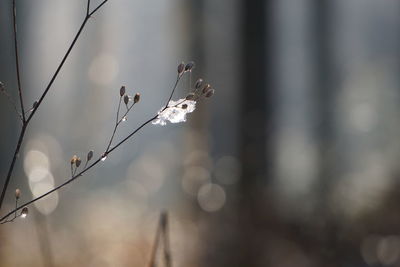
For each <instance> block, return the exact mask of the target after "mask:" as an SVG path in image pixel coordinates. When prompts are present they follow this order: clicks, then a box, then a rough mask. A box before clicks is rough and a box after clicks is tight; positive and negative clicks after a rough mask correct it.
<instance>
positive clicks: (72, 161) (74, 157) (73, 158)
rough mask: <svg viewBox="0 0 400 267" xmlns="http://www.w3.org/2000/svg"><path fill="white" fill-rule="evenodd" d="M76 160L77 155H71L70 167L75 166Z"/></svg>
mask: <svg viewBox="0 0 400 267" xmlns="http://www.w3.org/2000/svg"><path fill="white" fill-rule="evenodd" d="M77 159H78V156H77V155H73V156H72V158H71V165H73V164H75V163H76V160H77Z"/></svg>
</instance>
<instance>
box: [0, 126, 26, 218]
mask: <svg viewBox="0 0 400 267" xmlns="http://www.w3.org/2000/svg"><path fill="white" fill-rule="evenodd" d="M26 126H27V124H26V123H25V124H23V125H22V129H21V133H20V134H19V138H18V143H17V147H16V148H15V151H14V155H13V158H12V161H11V164H10V168H9V169H8V173H7V177H6V180H5V182H4V186H3V189H2V191H1V196H0V210H1V206H2V204H3V201H4V196H5V194H6V191H7V187H8V184H9V182H10V178H11V174H12V172H13V170H14V165H15V162H16V160H17V157H18V154H19V150H20V148H21V145H22V141H23V139H24V136H25V131H26Z"/></svg>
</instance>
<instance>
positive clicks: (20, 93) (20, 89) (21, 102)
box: [13, 0, 25, 123]
mask: <svg viewBox="0 0 400 267" xmlns="http://www.w3.org/2000/svg"><path fill="white" fill-rule="evenodd" d="M15 1H16V0H13V26H14V27H13V28H14V51H15V65H16V69H17V83H18V94H19V102H20V104H21V113H22V123H25V109H24V101H23V97H22V86H21V74H20V70H19V56H18V40H17V7H16V3H15Z"/></svg>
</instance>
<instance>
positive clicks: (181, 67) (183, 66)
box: [178, 62, 185, 74]
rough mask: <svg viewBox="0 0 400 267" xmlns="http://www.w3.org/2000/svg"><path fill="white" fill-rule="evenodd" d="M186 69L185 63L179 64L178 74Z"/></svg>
mask: <svg viewBox="0 0 400 267" xmlns="http://www.w3.org/2000/svg"><path fill="white" fill-rule="evenodd" d="M184 70H185V63H183V62H182V63H181V64H179V65H178V74H182V72H183V71H184Z"/></svg>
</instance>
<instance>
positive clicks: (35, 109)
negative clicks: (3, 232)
mask: <svg viewBox="0 0 400 267" xmlns="http://www.w3.org/2000/svg"><path fill="white" fill-rule="evenodd" d="M106 2H107V0H105V1H103V2H102V3H101V4H100V5H98V6H97V7H96V8H95V9H94V10H93V11H92V12H90V13H89V12H88V9H87V12H86V16H85V18H84V20H83V22H82V24H81V26H80V28H79V30H78V32H77V34H76V35H75V37H74V39H73V41H72V43H71V45H70V46H69V48H68V50H67V52H66V53H65V55H64V57H63V59H62V60H61V62H60V64H59V65H58V67H57V69H56V71H55V73H54V74H53V76H52V78H51V79H50V82H49V83H48V85H47V87H46V88H45V90H44V92H43V94H42V95H41V97H40V98H39V100H38V101H37V102H36V105H35V106H34V108H33V109H32V112H31V114H30V115H29V116H28V118H27V119H26V118H25V111H24V109H23V104H22V90H21V82H20V74H19V64H18V45H17V37H16V31H17V30H16V29H17V27H16V6H15V0H13V21H14V33H15V34H14V47H15V51H16V65H17V79H18V90H19V94H20V102H21V108H22V115H21V117H22V122H23V123H22V129H21V133H20V135H19V137H18V143H17V146H16V148H15V151H14V155H13V158H12V160H11V164H10V168H9V169H8V172H7V176H6V179H5V182H4V186H3V188H2V191H1V196H0V210H1V208H2V206H3V202H4V197H5V193H6V191H7V188H8V185H9V182H10V179H11V175H12V173H13V171H14V166H15V161H16V159H17V157H18V154H19V150H20V148H21V144H22V141H23V140H24V136H25V132H26V128H27V126H28V124H29V122H30V121H31V119H32V118H33V116H34V115H35V113H36V111H37V109H38V108H39V106H40V105H41V103H42V102H43V100H44V98H45V96H46V95H47V93H48V91H49V90H50V88H51V86H52V85H53V83H54V81H55V79H56V78H57V76H58V74H59V72H60V70H61V69H62V67H63V65H64V63H65V61H66V60H67V58H68V56H69V54H70V53H71V51H72V49H73V48H74V46H75V43H76V41H77V40H78V38H79V36H80V34H81V33H82V31H83V28H84V27H85V25H86V23H87V21H88V19H89V18H90V16H92V15H93V14H94V13H95V12H97V11H98V10H99V9H100V8H101V7H102V6H103V5H104V4H105V3H106ZM89 7H90V0H88V5H87V8H89ZM14 106H15V105H14ZM17 113H18V112H17ZM18 114H19V113H18Z"/></svg>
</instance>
